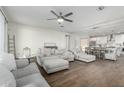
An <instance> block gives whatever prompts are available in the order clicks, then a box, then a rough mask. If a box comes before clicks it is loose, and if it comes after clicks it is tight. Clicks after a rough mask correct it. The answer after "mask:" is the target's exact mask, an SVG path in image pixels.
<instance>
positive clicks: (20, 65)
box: [16, 58, 29, 68]
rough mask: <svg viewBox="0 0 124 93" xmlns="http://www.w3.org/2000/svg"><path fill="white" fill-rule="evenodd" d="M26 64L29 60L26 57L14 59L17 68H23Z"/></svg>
mask: <svg viewBox="0 0 124 93" xmlns="http://www.w3.org/2000/svg"><path fill="white" fill-rule="evenodd" d="M27 65H29V61H28V59H26V58H22V59H17V60H16V66H17V68H23V67H25V66H27Z"/></svg>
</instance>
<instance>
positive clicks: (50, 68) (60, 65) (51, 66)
mask: <svg viewBox="0 0 124 93" xmlns="http://www.w3.org/2000/svg"><path fill="white" fill-rule="evenodd" d="M42 66H43V68H44V69H45V71H46V72H47V73H48V74H49V73H53V72H57V71H61V70H64V69H69V62H68V61H67V60H64V59H60V58H56V59H48V60H44V61H43V65H42Z"/></svg>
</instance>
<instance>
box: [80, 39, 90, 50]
mask: <svg viewBox="0 0 124 93" xmlns="http://www.w3.org/2000/svg"><path fill="white" fill-rule="evenodd" d="M80 44H81V49H82V51H85V48H86V47H88V46H89V40H88V39H87V38H81V41H80Z"/></svg>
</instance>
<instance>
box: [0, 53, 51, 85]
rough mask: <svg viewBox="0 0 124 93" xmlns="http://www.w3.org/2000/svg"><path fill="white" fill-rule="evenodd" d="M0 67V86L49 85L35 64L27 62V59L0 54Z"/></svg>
mask: <svg viewBox="0 0 124 93" xmlns="http://www.w3.org/2000/svg"><path fill="white" fill-rule="evenodd" d="M8 64H9V65H8ZM14 64H15V66H14ZM0 69H1V70H0V73H1V74H0V87H49V84H48V83H47V81H46V80H45V79H44V77H43V76H42V74H41V73H40V71H39V69H38V66H37V64H36V63H33V62H32V63H30V64H29V62H28V60H27V59H19V60H15V59H14V56H13V55H12V54H0Z"/></svg>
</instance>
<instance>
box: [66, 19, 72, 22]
mask: <svg viewBox="0 0 124 93" xmlns="http://www.w3.org/2000/svg"><path fill="white" fill-rule="evenodd" d="M64 20H65V21H68V22H73V20H70V19H66V18H64Z"/></svg>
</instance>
